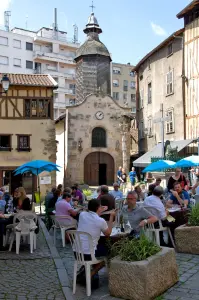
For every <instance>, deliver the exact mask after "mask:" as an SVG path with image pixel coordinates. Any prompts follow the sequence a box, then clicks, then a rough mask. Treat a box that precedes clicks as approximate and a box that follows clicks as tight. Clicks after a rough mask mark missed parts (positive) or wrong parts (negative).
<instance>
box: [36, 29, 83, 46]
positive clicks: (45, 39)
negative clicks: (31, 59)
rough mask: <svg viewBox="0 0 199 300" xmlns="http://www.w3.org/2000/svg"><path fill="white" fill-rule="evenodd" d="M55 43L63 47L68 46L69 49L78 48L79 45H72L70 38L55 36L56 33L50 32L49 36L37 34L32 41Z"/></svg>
mask: <svg viewBox="0 0 199 300" xmlns="http://www.w3.org/2000/svg"><path fill="white" fill-rule="evenodd" d="M55 40H56V41H57V42H59V44H61V45H64V46H68V47H71V48H76V49H77V48H79V46H80V43H74V41H73V39H70V38H66V37H65V36H59V35H57V33H56V32H50V33H49V34H47V33H44V34H42V33H41V32H40V33H39V34H37V35H36V36H35V37H34V41H35V42H44V43H49V42H51V43H52V42H53V41H55Z"/></svg>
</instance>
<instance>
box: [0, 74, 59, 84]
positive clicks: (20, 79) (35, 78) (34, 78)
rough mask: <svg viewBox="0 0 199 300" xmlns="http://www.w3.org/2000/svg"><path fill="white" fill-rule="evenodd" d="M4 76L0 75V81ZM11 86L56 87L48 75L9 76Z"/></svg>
mask: <svg viewBox="0 0 199 300" xmlns="http://www.w3.org/2000/svg"><path fill="white" fill-rule="evenodd" d="M3 75H4V74H2V73H0V81H1V79H2V77H3ZM7 76H8V78H9V79H10V84H11V85H26V86H44V87H56V86H57V84H56V82H55V81H54V79H53V78H52V77H51V76H50V75H43V74H9V73H7Z"/></svg>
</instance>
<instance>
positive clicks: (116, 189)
mask: <svg viewBox="0 0 199 300" xmlns="http://www.w3.org/2000/svg"><path fill="white" fill-rule="evenodd" d="M113 188H114V190H113V191H110V193H109V194H110V195H112V196H113V197H114V198H115V200H117V199H122V198H123V193H122V192H121V191H120V190H119V184H118V183H117V182H115V183H114V184H113Z"/></svg>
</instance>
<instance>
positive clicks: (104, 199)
mask: <svg viewBox="0 0 199 300" xmlns="http://www.w3.org/2000/svg"><path fill="white" fill-rule="evenodd" d="M99 200H100V201H101V205H102V206H107V207H108V210H112V209H115V199H114V197H113V196H112V195H111V194H109V191H108V186H107V185H102V186H101V195H100V198H99ZM109 217H110V215H109V214H107V215H102V218H103V219H104V220H106V221H108V220H109Z"/></svg>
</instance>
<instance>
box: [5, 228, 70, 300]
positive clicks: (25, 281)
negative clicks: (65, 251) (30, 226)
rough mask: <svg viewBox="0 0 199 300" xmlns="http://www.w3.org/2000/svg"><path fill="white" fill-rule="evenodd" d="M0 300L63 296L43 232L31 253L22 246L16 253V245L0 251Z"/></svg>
mask: <svg viewBox="0 0 199 300" xmlns="http://www.w3.org/2000/svg"><path fill="white" fill-rule="evenodd" d="M0 299H4V300H14V299H18V300H29V299H31V300H33V299H35V300H36V299H38V300H39V299H41V300H45V299H49V300H52V299H56V300H64V299H65V297H64V295H63V293H62V288H61V285H60V281H59V279H58V274H57V270H56V267H55V264H54V261H53V259H52V258H51V255H50V251H49V248H48V246H47V244H46V241H45V238H44V235H43V232H42V231H40V232H39V234H38V238H37V249H36V250H35V251H34V253H33V254H30V250H29V247H27V246H24V245H22V247H20V252H19V255H17V254H16V253H15V245H13V250H12V252H11V253H9V252H8V251H6V252H0Z"/></svg>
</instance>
